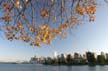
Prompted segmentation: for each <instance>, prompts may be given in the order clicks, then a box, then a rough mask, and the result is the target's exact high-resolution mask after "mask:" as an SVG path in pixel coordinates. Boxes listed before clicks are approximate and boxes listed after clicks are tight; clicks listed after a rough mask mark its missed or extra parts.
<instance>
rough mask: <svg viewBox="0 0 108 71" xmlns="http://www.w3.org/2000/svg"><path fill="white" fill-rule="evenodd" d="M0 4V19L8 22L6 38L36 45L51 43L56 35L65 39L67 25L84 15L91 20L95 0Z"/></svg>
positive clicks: (28, 0)
mask: <svg viewBox="0 0 108 71" xmlns="http://www.w3.org/2000/svg"><path fill="white" fill-rule="evenodd" d="M45 1H46V2H45ZM39 3H40V4H39ZM45 3H46V4H45ZM41 4H45V6H41ZM0 7H1V8H2V10H3V11H4V15H3V17H2V18H1V19H2V21H4V22H8V24H5V30H6V31H5V35H6V38H7V39H8V40H10V41H12V40H14V39H15V40H22V41H24V42H27V43H30V45H32V46H38V47H41V46H42V44H47V45H50V44H52V40H53V39H55V38H57V37H58V36H60V38H62V39H65V38H66V36H67V32H66V30H67V29H72V28H70V27H73V26H77V25H78V23H79V22H80V19H82V18H81V17H83V16H85V15H88V16H89V21H90V22H91V21H94V20H95V16H94V14H95V12H96V2H95V0H9V1H6V0H5V1H3V2H2V3H1V6H0ZM36 15H38V16H36ZM40 18H41V19H40ZM37 20H38V21H39V22H38V23H37ZM60 20H61V21H60ZM41 21H44V22H41ZM46 21H47V22H46ZM51 25H56V26H55V27H54V26H51Z"/></svg>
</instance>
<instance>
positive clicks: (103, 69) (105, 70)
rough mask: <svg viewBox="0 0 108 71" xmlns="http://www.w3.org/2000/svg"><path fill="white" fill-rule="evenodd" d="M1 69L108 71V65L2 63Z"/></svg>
mask: <svg viewBox="0 0 108 71" xmlns="http://www.w3.org/2000/svg"><path fill="white" fill-rule="evenodd" d="M0 71H108V66H94V67H89V66H48V65H39V64H38V65H37V64H0Z"/></svg>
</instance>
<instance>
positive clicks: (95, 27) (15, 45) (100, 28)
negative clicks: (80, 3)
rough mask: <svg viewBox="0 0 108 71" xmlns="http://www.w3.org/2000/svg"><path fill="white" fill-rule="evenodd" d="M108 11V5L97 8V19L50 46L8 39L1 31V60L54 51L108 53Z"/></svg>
mask: <svg viewBox="0 0 108 71" xmlns="http://www.w3.org/2000/svg"><path fill="white" fill-rule="evenodd" d="M107 13H108V9H107V5H106V4H104V5H103V6H100V7H99V8H97V12H96V20H95V21H94V22H91V23H89V22H86V23H85V24H83V25H80V26H78V27H77V29H73V30H72V35H70V34H68V36H67V38H66V39H64V40H60V39H54V40H53V44H51V45H50V46H48V45H44V46H43V47H42V48H38V47H36V46H35V47H33V46H30V45H29V44H28V43H25V42H23V41H16V40H14V41H12V42H10V41H8V40H7V39H5V37H3V34H2V32H0V60H1V61H8V60H9V59H10V61H11V60H16V61H17V60H29V59H30V57H32V56H34V55H38V56H52V55H53V52H55V51H56V52H58V53H59V54H61V53H63V54H67V53H74V52H78V53H83V52H85V51H92V52H96V53H100V52H101V51H103V52H105V53H107V51H108V43H107V42H108V28H107V26H108V20H107V19H108V16H106V15H107Z"/></svg>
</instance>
